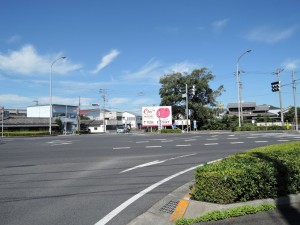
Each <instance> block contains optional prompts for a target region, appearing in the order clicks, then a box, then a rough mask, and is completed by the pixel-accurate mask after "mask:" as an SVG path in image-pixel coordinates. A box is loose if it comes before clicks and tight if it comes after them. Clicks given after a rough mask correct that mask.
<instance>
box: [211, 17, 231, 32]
mask: <svg viewBox="0 0 300 225" xmlns="http://www.w3.org/2000/svg"><path fill="white" fill-rule="evenodd" d="M228 21H229V19H223V20H218V21H215V22H213V23H212V26H213V29H214V31H216V32H220V31H221V30H222V29H223V28H224V27H225V26H226V25H227V23H228Z"/></svg>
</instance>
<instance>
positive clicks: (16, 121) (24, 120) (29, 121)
mask: <svg viewBox="0 0 300 225" xmlns="http://www.w3.org/2000/svg"><path fill="white" fill-rule="evenodd" d="M55 119H56V118H52V126H58V125H57V124H56V123H55ZM3 125H4V126H5V127H41V126H49V118H32V117H18V118H8V119H5V120H3Z"/></svg>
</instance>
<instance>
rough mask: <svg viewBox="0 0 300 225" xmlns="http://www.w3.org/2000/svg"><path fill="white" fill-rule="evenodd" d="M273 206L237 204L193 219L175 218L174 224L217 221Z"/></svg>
mask: <svg viewBox="0 0 300 225" xmlns="http://www.w3.org/2000/svg"><path fill="white" fill-rule="evenodd" d="M275 208H276V206H275V205H273V204H262V205H259V206H252V205H245V206H238V207H234V208H231V209H227V210H223V211H213V212H209V213H206V214H204V215H203V216H199V217H196V218H194V219H188V218H182V219H178V220H176V222H175V224H176V225H190V224H194V223H200V222H208V221H217V220H223V219H228V218H231V217H239V216H244V215H248V214H255V213H258V212H261V211H269V210H272V209H275Z"/></svg>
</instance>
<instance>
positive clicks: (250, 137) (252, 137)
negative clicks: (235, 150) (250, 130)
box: [247, 137, 257, 138]
mask: <svg viewBox="0 0 300 225" xmlns="http://www.w3.org/2000/svg"><path fill="white" fill-rule="evenodd" d="M247 138H257V137H247Z"/></svg>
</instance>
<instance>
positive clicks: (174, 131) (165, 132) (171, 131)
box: [161, 128, 182, 134]
mask: <svg viewBox="0 0 300 225" xmlns="http://www.w3.org/2000/svg"><path fill="white" fill-rule="evenodd" d="M161 133H164V134H167V133H172V134H174V133H176V134H178V133H182V130H180V129H178V128H176V129H162V130H161Z"/></svg>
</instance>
